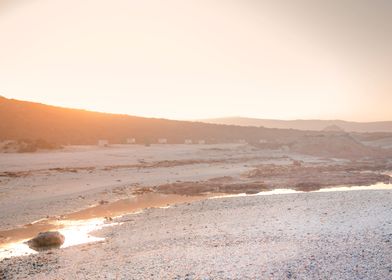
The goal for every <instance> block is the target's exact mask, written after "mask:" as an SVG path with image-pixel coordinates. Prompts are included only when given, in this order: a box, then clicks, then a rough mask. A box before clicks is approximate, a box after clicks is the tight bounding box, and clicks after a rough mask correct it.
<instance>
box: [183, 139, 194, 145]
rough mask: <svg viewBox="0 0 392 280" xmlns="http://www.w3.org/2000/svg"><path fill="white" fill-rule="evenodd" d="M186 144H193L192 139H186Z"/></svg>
mask: <svg viewBox="0 0 392 280" xmlns="http://www.w3.org/2000/svg"><path fill="white" fill-rule="evenodd" d="M184 143H185V144H192V143H193V142H192V140H191V139H185V142H184Z"/></svg>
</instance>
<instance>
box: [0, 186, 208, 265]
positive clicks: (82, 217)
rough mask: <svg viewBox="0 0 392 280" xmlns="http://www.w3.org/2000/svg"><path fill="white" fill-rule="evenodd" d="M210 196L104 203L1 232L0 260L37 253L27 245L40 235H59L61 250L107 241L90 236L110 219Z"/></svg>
mask: <svg viewBox="0 0 392 280" xmlns="http://www.w3.org/2000/svg"><path fill="white" fill-rule="evenodd" d="M205 198H206V196H183V195H166V194H158V193H145V194H142V195H138V196H135V197H131V198H128V199H122V200H118V201H115V202H112V203H105V202H104V203H103V204H100V205H96V206H93V207H90V208H87V209H84V210H81V211H78V212H74V213H71V214H67V215H64V216H61V219H54V218H52V219H50V218H49V219H42V220H39V221H36V222H33V223H31V224H27V225H24V226H21V227H18V228H15V229H11V230H5V231H0V260H1V259H4V258H9V257H15V256H22V255H28V254H33V253H37V252H36V251H34V250H32V249H30V248H29V247H28V245H27V244H25V242H26V241H27V240H29V239H31V238H33V237H35V236H37V235H38V234H39V233H40V232H45V231H54V230H56V231H59V232H60V233H61V234H63V235H64V237H65V242H64V244H63V245H62V246H61V248H66V247H69V246H74V245H79V244H84V243H89V242H97V241H102V240H104V239H103V238H98V237H95V236H93V235H91V234H90V232H92V231H95V230H99V229H102V228H103V227H105V226H112V225H116V223H107V221H108V219H111V218H115V217H119V216H122V215H125V214H131V213H138V212H141V211H142V210H143V209H147V208H152V207H153V208H167V207H170V205H173V204H178V203H185V202H193V201H198V200H202V199H205Z"/></svg>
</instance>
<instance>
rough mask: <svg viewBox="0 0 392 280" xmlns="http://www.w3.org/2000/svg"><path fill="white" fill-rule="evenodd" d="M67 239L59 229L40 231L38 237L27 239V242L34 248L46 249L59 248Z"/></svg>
mask: <svg viewBox="0 0 392 280" xmlns="http://www.w3.org/2000/svg"><path fill="white" fill-rule="evenodd" d="M64 240H65V237H64V235H62V234H61V233H60V232H58V231H47V232H40V233H39V234H38V235H37V236H36V237H34V238H33V239H30V240H29V241H27V244H28V245H29V247H30V248H31V249H34V250H46V249H52V248H59V247H60V246H61V245H63V243H64Z"/></svg>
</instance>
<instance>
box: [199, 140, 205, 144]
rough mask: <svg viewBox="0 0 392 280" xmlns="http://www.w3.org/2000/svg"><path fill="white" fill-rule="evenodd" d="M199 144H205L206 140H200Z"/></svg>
mask: <svg viewBox="0 0 392 280" xmlns="http://www.w3.org/2000/svg"><path fill="white" fill-rule="evenodd" d="M198 143H199V145H204V144H205V143H206V140H199V142H198Z"/></svg>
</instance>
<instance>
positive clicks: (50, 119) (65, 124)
mask: <svg viewBox="0 0 392 280" xmlns="http://www.w3.org/2000/svg"><path fill="white" fill-rule="evenodd" d="M323 128H325V126H323ZM332 128H333V131H301V130H294V129H276V128H264V127H254V126H253V127H252V126H236V125H221V124H208V123H202V122H187V121H175V120H166V119H155V118H142V117H135V116H128V115H117V114H106V113H97V112H91V111H85V110H75V109H67V108H61V107H55V106H49V105H44V104H40V103H33V102H26V101H19V100H14V99H7V98H4V97H0V141H2V142H3V143H8V144H6V145H8V146H9V145H10V144H9V143H10V142H9V141H8V142H7V141H5V140H11V142H12V141H14V142H15V140H17V141H16V143H18V144H21V143H22V144H23V143H24V144H23V145H24V146H26V145H27V146H26V147H22V148H23V149H26V150H28V151H29V150H35V149H36V148H37V149H38V148H40V146H42V145H43V146H45V147H47V146H48V147H49V146H50V145H55V146H56V145H70V144H72V145H76V144H80V145H84V144H97V142H98V140H108V141H109V142H110V143H113V144H116V143H125V142H126V139H127V138H135V139H136V143H139V144H154V143H157V142H158V138H166V139H167V142H168V143H169V144H170V143H173V144H176V143H184V141H185V139H190V140H192V141H194V143H195V142H197V141H198V140H205V141H206V143H233V142H237V143H244V142H248V143H250V144H252V145H253V146H254V147H255V148H256V147H257V148H262V149H263V148H272V149H283V150H290V151H292V152H298V153H303V154H309V155H315V156H323V157H324V156H329V157H342V158H360V157H365V156H372V157H373V156H375V157H379V156H382V157H389V156H391V155H392V151H386V150H380V149H378V148H374V147H369V146H364V145H363V144H362V143H361V141H373V140H375V139H376V140H377V141H378V140H379V138H380V137H381V138H385V137H386V136H385V135H381V136H379V135H371V134H369V135H368V134H366V135H364V134H358V135H356V138H354V137H352V136H351V135H350V134H348V133H345V132H340V130H339V133H336V129H337V128H336V127H332ZM387 136H388V137H389V135H387ZM374 137H376V138H375V139H373V138H374ZM357 139H361V140H357ZM29 145H30V146H31V145H33V146H32V148H33V149H31V147H30V146H29ZM326 147H327V148H326ZM11 148H12V147H11ZM23 149H22V150H23ZM8 150H9V149H8Z"/></svg>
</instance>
